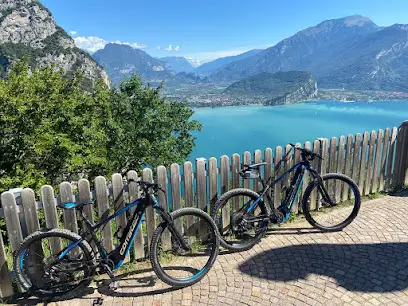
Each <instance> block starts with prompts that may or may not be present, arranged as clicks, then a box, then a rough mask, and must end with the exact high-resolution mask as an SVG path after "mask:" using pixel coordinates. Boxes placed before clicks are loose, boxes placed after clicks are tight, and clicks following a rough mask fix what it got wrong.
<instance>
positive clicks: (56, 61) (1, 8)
mask: <svg viewBox="0 0 408 306" xmlns="http://www.w3.org/2000/svg"><path fill="white" fill-rule="evenodd" d="M0 29H1V31H0V64H1V68H2V70H1V71H0V74H1V75H2V76H3V77H4V76H5V74H6V73H7V70H8V69H9V67H10V65H11V64H12V63H13V62H14V61H16V60H19V59H21V58H22V57H23V56H26V57H27V58H28V61H29V64H30V65H31V66H32V67H43V66H45V65H51V64H52V65H55V68H56V69H63V70H64V71H65V72H66V74H70V75H72V74H73V73H74V72H75V71H76V70H77V69H80V70H82V71H83V73H84V78H85V79H86V80H88V81H90V82H93V81H95V80H96V79H98V78H102V79H103V80H104V82H105V83H106V84H107V85H109V84H110V83H109V79H108V76H107V74H106V72H105V71H104V70H103V68H102V67H101V66H100V65H99V64H98V63H97V62H96V61H94V60H93V59H92V58H91V57H90V56H89V55H88V54H87V53H85V52H84V51H82V50H80V49H79V48H77V47H76V45H75V43H74V41H73V39H72V38H71V37H70V36H69V35H68V34H67V33H66V32H65V30H64V29H62V28H61V27H59V26H58V25H57V24H56V22H55V20H54V18H53V16H52V14H51V12H50V11H49V10H48V9H47V8H46V7H45V6H44V5H42V4H41V3H40V2H39V1H37V0H1V1H0Z"/></svg>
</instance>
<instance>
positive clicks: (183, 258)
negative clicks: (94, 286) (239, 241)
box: [13, 181, 219, 299]
mask: <svg viewBox="0 0 408 306" xmlns="http://www.w3.org/2000/svg"><path fill="white" fill-rule="evenodd" d="M138 184H139V185H140V187H141V189H142V190H143V194H144V196H143V197H142V198H140V199H138V200H136V201H135V202H133V203H131V204H129V205H127V206H125V207H124V208H122V209H120V210H119V211H117V212H116V213H114V214H112V215H110V216H108V214H109V212H108V213H107V216H106V217H104V218H101V219H102V220H100V222H99V223H98V224H97V225H94V224H92V223H91V222H90V221H89V220H88V219H87V217H86V214H85V213H84V212H83V207H84V205H87V204H92V202H82V203H64V204H60V206H61V207H62V208H64V209H76V211H78V212H80V213H81V216H82V220H83V222H85V224H87V227H88V229H87V231H86V232H84V233H83V234H82V235H78V234H76V233H73V232H71V231H68V230H61V229H51V230H45V231H38V232H35V233H33V234H31V235H29V236H28V237H27V238H26V239H24V241H23V242H22V244H21V246H20V247H19V249H18V250H17V251H16V253H15V256H14V263H13V264H14V270H15V272H16V278H17V282H18V284H19V285H20V286H21V287H22V288H24V289H25V290H27V291H29V293H30V294H32V295H36V296H38V297H41V298H48V299H67V298H71V297H75V296H77V295H79V294H80V293H81V291H82V290H83V289H84V288H85V287H87V286H88V285H89V284H90V282H91V280H92V278H93V276H94V275H95V274H96V273H107V274H108V275H109V277H110V278H111V280H112V281H111V283H110V285H109V286H110V288H111V289H113V290H115V289H117V288H118V282H117V281H116V279H115V276H114V274H113V272H112V271H113V270H116V269H118V268H119V267H120V266H121V265H122V264H123V262H124V260H125V258H126V256H127V255H128V254H129V250H130V249H131V246H132V244H133V241H134V239H135V236H136V233H137V231H138V230H139V229H140V227H141V224H142V219H143V215H144V212H145V210H146V209H147V208H148V207H149V206H153V208H155V210H156V212H157V213H158V214H159V215H160V216H161V218H162V222H161V223H160V224H159V226H158V227H157V229H156V230H155V232H154V234H153V236H152V239H151V245H150V261H151V264H152V267H153V270H154V272H155V273H156V274H157V276H158V277H159V278H160V279H161V280H162V281H164V282H165V283H167V284H169V285H171V286H174V287H184V286H188V285H192V284H194V283H196V282H198V281H199V280H201V279H202V278H203V277H204V276H205V275H206V274H207V272H208V271H209V270H210V269H211V267H212V265H213V264H214V261H215V259H216V257H217V255H218V249H219V235H218V232H217V228H216V226H215V224H214V221H213V220H212V219H211V217H210V216H209V215H207V214H206V213H205V212H203V211H202V210H199V209H197V208H182V209H179V210H177V211H174V212H172V213H168V212H166V211H165V210H164V209H163V208H162V207H161V206H160V205H159V204H158V203H157V201H156V199H155V197H154V195H153V194H152V192H151V191H153V192H157V191H158V190H159V189H160V190H161V187H160V186H159V185H157V184H152V183H149V182H142V181H139V182H138ZM132 208H134V211H133V213H130V214H129V219H128V221H129V222H128V224H127V226H126V228H124V229H123V232H122V234H121V235H120V236H118V235H117V234H116V235H115V237H117V238H118V240H119V244H118V245H117V246H116V247H115V248H114V250H112V251H111V252H107V251H106V249H105V248H104V246H103V243H102V242H101V241H100V240H99V239H98V237H97V231H98V230H100V229H101V228H102V229H103V227H104V225H106V224H107V222H108V221H110V220H112V219H113V218H115V217H116V216H118V215H120V214H123V213H126V212H130V209H132ZM91 245H93V246H94V247H93V248H92V247H91Z"/></svg>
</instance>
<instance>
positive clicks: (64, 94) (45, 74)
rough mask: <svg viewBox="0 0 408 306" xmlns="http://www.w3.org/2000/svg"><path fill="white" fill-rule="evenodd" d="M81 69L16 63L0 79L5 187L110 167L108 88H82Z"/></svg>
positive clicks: (1, 182)
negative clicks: (68, 72) (68, 73)
mask: <svg viewBox="0 0 408 306" xmlns="http://www.w3.org/2000/svg"><path fill="white" fill-rule="evenodd" d="M81 82H82V75H81V73H76V74H75V76H74V78H72V79H67V78H65V77H64V73H63V71H55V69H54V68H53V67H46V68H43V69H41V70H34V71H32V72H30V71H29V68H28V64H27V62H26V61H21V62H18V63H16V64H15V65H14V66H13V68H12V70H11V72H10V73H9V75H8V78H7V79H6V80H0V131H1V139H0V169H1V170H0V171H1V172H0V189H1V190H2V191H3V190H5V189H8V188H10V187H17V186H23V187H33V188H38V187H39V186H40V185H43V184H45V183H47V184H53V185H55V184H57V183H59V182H60V181H61V180H63V179H71V178H72V177H73V175H74V176H75V175H76V174H79V173H85V174H86V173H91V172H95V171H99V172H100V171H104V170H106V156H107V149H106V148H107V146H106V143H107V141H108V140H107V137H106V128H105V125H106V122H109V120H110V113H109V99H110V93H109V90H108V89H107V88H105V87H103V85H102V84H101V82H97V83H96V85H95V88H94V89H92V91H91V92H90V93H89V92H88V93H86V92H84V91H83V89H82V86H81Z"/></svg>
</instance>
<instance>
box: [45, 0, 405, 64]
mask: <svg viewBox="0 0 408 306" xmlns="http://www.w3.org/2000/svg"><path fill="white" fill-rule="evenodd" d="M41 2H42V3H43V4H44V5H45V6H47V7H48V8H49V9H50V10H51V12H52V14H53V15H54V18H55V19H56V21H57V23H58V24H59V25H60V26H62V27H63V28H64V29H65V30H66V31H67V32H71V35H72V37H73V38H75V39H76V42H77V44H78V45H79V46H80V47H82V48H85V49H88V50H89V51H95V50H97V49H98V48H103V46H104V45H105V44H106V43H107V42H122V43H128V44H131V45H133V46H134V47H140V48H143V50H145V51H146V52H147V53H149V54H151V55H153V56H160V57H161V56H185V57H188V58H190V59H191V60H193V61H196V62H201V63H203V62H206V61H209V60H213V59H215V58H218V57H224V56H229V55H236V54H239V53H242V52H245V51H247V50H250V49H253V48H265V47H269V46H272V45H274V44H276V43H277V42H279V41H280V40H282V39H284V38H286V37H288V36H291V35H293V34H294V33H296V32H297V31H299V30H302V29H304V28H306V27H309V26H313V25H315V24H317V23H319V22H321V21H323V20H327V19H333V18H340V17H344V16H348V15H355V14H359V15H363V16H366V17H369V18H371V19H372V20H373V21H374V22H375V23H376V24H378V25H381V26H387V25H392V24H394V23H406V24H408V14H407V12H408V1H407V0H392V1H379V0H370V1H368V0H343V1H331V0H308V1H305V0H294V1H287V0H279V1H278V0H258V1H248V0H246V1H241V0H235V1H230V0H217V1H215V0H205V1H197V0H196V1H186V0H173V1H169V0H161V1H157V0H149V1H139V0H118V1H112V0H111V1H107V0H41Z"/></svg>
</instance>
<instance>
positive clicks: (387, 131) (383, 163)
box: [378, 128, 391, 191]
mask: <svg viewBox="0 0 408 306" xmlns="http://www.w3.org/2000/svg"><path fill="white" fill-rule="evenodd" d="M390 133H391V131H390V129H389V128H386V129H385V134H384V147H383V151H382V154H381V164H380V182H379V186H378V191H383V190H384V187H385V186H384V185H385V182H384V178H385V177H386V175H387V153H388V148H389V146H390Z"/></svg>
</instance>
